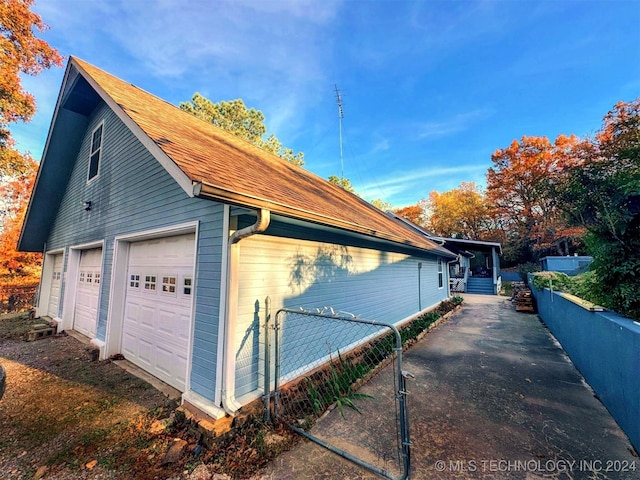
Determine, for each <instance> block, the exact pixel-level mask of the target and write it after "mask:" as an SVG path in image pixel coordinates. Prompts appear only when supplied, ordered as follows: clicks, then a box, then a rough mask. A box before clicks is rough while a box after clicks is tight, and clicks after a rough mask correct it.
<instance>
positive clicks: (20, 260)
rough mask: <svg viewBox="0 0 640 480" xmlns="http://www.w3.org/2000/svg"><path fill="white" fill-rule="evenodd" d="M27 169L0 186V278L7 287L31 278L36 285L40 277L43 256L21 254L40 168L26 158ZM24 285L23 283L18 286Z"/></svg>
mask: <svg viewBox="0 0 640 480" xmlns="http://www.w3.org/2000/svg"><path fill="white" fill-rule="evenodd" d="M25 163H26V168H25V169H24V170H23V172H22V173H21V174H19V175H13V176H12V177H11V178H12V179H11V180H10V181H4V182H1V183H0V198H2V201H1V202H2V233H1V234H0V276H1V277H2V278H3V279H4V281H5V283H6V282H7V279H8V278H15V277H27V279H26V281H27V282H29V281H31V280H33V281H36V279H38V278H39V276H40V271H39V269H40V257H41V256H40V254H37V253H28V252H18V251H16V246H17V245H18V239H19V237H20V230H21V228H22V221H23V219H24V215H25V212H26V209H27V205H28V203H29V196H30V194H31V189H32V188H33V184H34V182H35V178H36V172H37V170H38V164H37V163H36V162H35V161H33V160H31V159H30V158H28V157H27V156H25ZM18 283H23V282H18Z"/></svg>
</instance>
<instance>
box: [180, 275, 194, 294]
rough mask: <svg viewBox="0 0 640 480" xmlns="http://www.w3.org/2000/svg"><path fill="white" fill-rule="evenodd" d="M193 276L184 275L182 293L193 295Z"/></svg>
mask: <svg viewBox="0 0 640 480" xmlns="http://www.w3.org/2000/svg"><path fill="white" fill-rule="evenodd" d="M191 287H192V284H191V277H184V279H183V280H182V293H183V294H184V295H191Z"/></svg>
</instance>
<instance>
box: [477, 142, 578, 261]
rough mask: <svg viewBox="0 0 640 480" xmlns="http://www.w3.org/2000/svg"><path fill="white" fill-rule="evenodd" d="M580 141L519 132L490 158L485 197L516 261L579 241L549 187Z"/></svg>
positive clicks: (565, 250)
mask: <svg viewBox="0 0 640 480" xmlns="http://www.w3.org/2000/svg"><path fill="white" fill-rule="evenodd" d="M579 143H580V140H579V139H578V138H577V137H576V136H574V135H572V136H565V135H560V136H558V138H557V139H556V140H555V141H554V142H553V143H551V142H550V141H549V139H548V138H547V137H534V136H523V137H522V139H521V140H520V141H518V140H514V141H513V142H512V143H511V145H510V146H509V147H507V148H504V149H498V150H496V151H495V152H494V154H493V155H492V156H491V160H492V162H493V167H491V168H489V170H488V173H487V194H486V195H487V200H488V203H489V205H490V206H491V208H492V213H493V215H494V216H495V219H496V221H497V222H498V223H499V224H501V225H502V226H503V228H504V229H505V230H506V232H507V238H509V240H510V242H511V243H512V246H513V245H517V248H515V249H513V250H514V251H517V252H518V256H520V257H521V258H519V259H517V260H520V261H527V260H532V259H537V257H539V256H542V255H544V254H546V253H549V254H555V255H568V254H570V253H573V252H574V251H575V250H576V248H577V246H578V245H579V243H580V240H579V239H580V237H581V235H582V231H581V229H579V228H575V227H572V226H570V225H568V224H567V222H566V221H565V217H564V216H563V214H562V211H561V209H560V208H558V203H557V200H558V199H557V197H556V196H554V195H553V194H551V191H550V184H552V183H553V179H557V178H560V176H561V175H562V172H563V171H564V170H565V169H566V168H568V167H569V166H570V165H572V164H573V163H574V162H575V161H576V159H575V156H574V148H575V147H576V145H578V144H579Z"/></svg>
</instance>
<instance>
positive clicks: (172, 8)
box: [12, 0, 640, 207]
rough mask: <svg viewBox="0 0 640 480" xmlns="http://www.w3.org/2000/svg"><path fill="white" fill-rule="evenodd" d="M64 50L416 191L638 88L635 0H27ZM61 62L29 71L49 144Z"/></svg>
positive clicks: (405, 196) (394, 200)
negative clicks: (244, 111)
mask: <svg viewBox="0 0 640 480" xmlns="http://www.w3.org/2000/svg"><path fill="white" fill-rule="evenodd" d="M34 10H35V11H36V12H37V13H39V14H40V15H41V16H42V17H43V20H44V21H45V22H46V23H47V24H48V25H49V26H50V29H49V30H48V31H47V32H46V33H45V34H44V35H43V37H44V38H45V39H46V40H47V41H48V42H49V43H50V44H51V45H52V46H54V47H55V48H57V49H58V50H59V51H60V53H61V54H63V55H65V56H67V57H68V56H69V55H75V56H77V57H80V58H82V59H84V60H86V61H88V62H90V63H92V64H94V65H96V66H98V67H100V68H102V69H104V70H106V71H108V72H110V73H112V74H114V75H116V76H118V77H120V78H123V79H125V80H127V81H129V82H131V83H133V84H135V85H137V86H139V87H141V88H144V89H145V90H147V91H149V92H151V93H153V94H155V95H157V96H159V97H161V98H163V99H165V100H167V101H169V102H171V103H174V104H176V105H177V104H178V103H179V102H181V101H186V100H189V99H190V98H191V96H192V95H193V93H194V92H200V93H201V94H202V95H204V96H206V97H208V98H209V99H211V100H212V101H214V102H217V101H221V100H231V99H235V98H242V99H243V100H244V102H245V103H246V104H247V105H248V106H250V107H255V108H256V109H258V110H262V111H263V113H264V114H265V116H266V119H267V127H268V129H269V132H271V133H274V134H275V135H276V136H277V137H278V138H279V139H280V140H281V141H282V143H283V144H284V145H285V146H288V147H291V148H293V149H294V150H295V151H303V152H304V154H305V162H306V163H305V168H307V169H308V170H310V171H312V172H314V173H316V174H318V175H320V176H322V177H324V178H327V177H328V176H329V175H338V176H340V175H341V161H340V142H339V121H338V108H337V105H336V98H335V91H334V88H335V85H337V86H338V88H339V90H340V91H341V92H342V100H343V109H344V119H343V123H342V126H343V162H342V164H343V165H344V170H343V172H344V176H345V177H346V178H348V179H350V180H351V182H352V184H353V186H354V187H355V189H356V191H357V192H358V193H359V194H360V195H361V196H363V197H364V198H365V199H367V200H373V199H381V200H384V201H386V202H389V203H391V204H392V205H393V206H396V207H401V206H406V205H411V204H415V203H416V202H417V201H419V200H420V199H422V198H426V197H428V195H429V192H430V191H432V190H437V191H440V192H442V191H447V190H451V189H452V188H456V187H457V186H459V185H460V183H461V182H463V181H467V182H469V181H474V182H476V183H477V184H479V185H481V186H484V183H485V174H486V171H487V169H488V168H489V167H490V166H491V154H492V153H493V151H495V150H496V149H498V148H504V147H507V146H508V145H509V144H510V143H511V142H512V141H513V140H514V139H519V138H521V137H522V136H523V135H546V136H548V137H549V138H551V139H553V138H555V137H556V136H557V135H558V134H560V133H567V134H569V133H575V134H577V135H579V136H586V135H589V134H592V133H594V132H595V131H596V130H597V129H598V128H599V127H600V125H601V121H602V117H603V116H604V115H605V114H606V113H607V111H608V110H610V109H611V107H612V106H613V105H614V104H615V103H616V102H618V101H620V100H625V101H630V100H633V99H635V98H637V97H638V96H639V95H640V0H624V1H619V0H603V1H581V0H554V1H551V0H549V1H527V0H509V1H493V0H486V1H453V0H448V1H402V0H384V1H383V0H378V1H375V0H348V1H340V0H335V1H333V0H322V1H316V0H309V1H307V0H286V1H285V0H273V1H266V0H251V1H249V0H234V1H226V0H225V1H220V0H215V1H214V0H209V1H204V0H189V1H184V0H158V1H151V0H109V1H107V2H101V1H91V0H55V1H50V0H36V5H35V7H34ZM63 73H64V69H62V68H58V69H54V70H51V71H47V72H45V73H43V74H41V75H40V76H38V77H33V78H32V77H26V78H24V80H23V84H24V86H25V88H26V89H27V90H29V91H31V92H32V93H34V94H35V96H36V101H37V103H38V113H37V114H36V116H35V117H34V119H33V121H32V122H31V123H29V124H25V125H17V126H14V127H12V131H13V132H14V137H15V138H16V140H17V141H18V147H19V148H20V149H21V150H26V151H30V152H31V153H32V155H33V156H34V158H36V159H38V158H40V156H41V155H42V151H43V146H44V142H45V140H46V135H47V131H48V128H49V123H50V120H51V116H52V112H53V108H54V106H55V102H56V98H57V94H58V90H59V88H60V84H61V82H62V76H63Z"/></svg>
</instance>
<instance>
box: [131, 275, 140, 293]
mask: <svg viewBox="0 0 640 480" xmlns="http://www.w3.org/2000/svg"><path fill="white" fill-rule="evenodd" d="M129 288H133V289H135V290H140V275H138V274H131V275H130V276H129Z"/></svg>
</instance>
